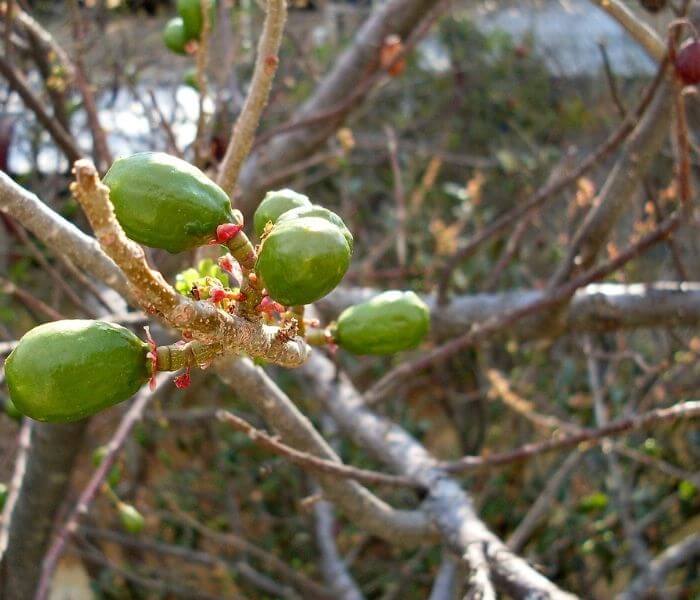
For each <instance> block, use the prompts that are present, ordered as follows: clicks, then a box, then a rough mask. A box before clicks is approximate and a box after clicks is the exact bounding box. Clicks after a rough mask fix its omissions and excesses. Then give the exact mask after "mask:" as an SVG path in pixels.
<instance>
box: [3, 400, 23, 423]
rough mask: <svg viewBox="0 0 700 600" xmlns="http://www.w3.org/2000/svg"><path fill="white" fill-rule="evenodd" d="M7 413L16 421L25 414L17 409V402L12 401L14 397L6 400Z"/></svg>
mask: <svg viewBox="0 0 700 600" xmlns="http://www.w3.org/2000/svg"><path fill="white" fill-rule="evenodd" d="M5 414H6V415H7V416H8V417H10V419H14V420H15V421H19V420H21V418H22V416H23V415H22V413H21V412H19V411H18V410H17V407H16V406H15V403H14V402H12V398H7V399H6V400H5Z"/></svg>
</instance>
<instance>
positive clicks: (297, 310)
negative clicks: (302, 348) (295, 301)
mask: <svg viewBox="0 0 700 600" xmlns="http://www.w3.org/2000/svg"><path fill="white" fill-rule="evenodd" d="M289 312H291V313H292V315H294V316H295V317H296V320H297V326H298V327H299V335H300V336H302V337H304V335H305V334H306V323H305V322H304V306H303V305H300V306H292V308H290V309H289Z"/></svg>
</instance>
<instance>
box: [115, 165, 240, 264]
mask: <svg viewBox="0 0 700 600" xmlns="http://www.w3.org/2000/svg"><path fill="white" fill-rule="evenodd" d="M104 183H105V185H107V187H109V190H110V199H111V200H112V204H113V205H114V212H115V214H116V215H117V219H118V220H119V223H120V224H121V226H122V227H123V228H124V232H125V233H126V235H128V236H129V237H130V238H131V239H132V240H134V241H136V242H139V243H140V244H144V245H146V246H151V247H152V248H163V249H164V250H167V251H168V252H172V253H177V252H182V251H183V250H189V249H191V248H196V247H198V246H202V245H204V244H207V243H208V242H210V241H211V240H213V239H214V238H215V236H216V228H217V226H219V225H222V224H223V223H237V224H241V223H242V222H243V218H242V216H241V214H240V212H239V211H233V210H232V209H231V202H230V201H229V198H228V196H227V195H226V192H224V190H222V189H221V188H220V187H219V186H218V185H216V184H215V183H214V182H213V181H212V180H211V179H209V178H208V177H207V176H206V175H205V174H204V173H202V172H201V171H200V170H199V169H198V168H197V167H193V166H192V165H191V164H189V163H187V162H185V161H184V160H180V159H179V158H176V157H174V156H169V155H168V154H164V153H162V152H140V153H138V154H132V155H131V156H128V157H126V158H120V159H119V160H117V161H115V162H114V164H113V165H112V167H111V168H110V170H109V171H108V172H107V175H105V178H104Z"/></svg>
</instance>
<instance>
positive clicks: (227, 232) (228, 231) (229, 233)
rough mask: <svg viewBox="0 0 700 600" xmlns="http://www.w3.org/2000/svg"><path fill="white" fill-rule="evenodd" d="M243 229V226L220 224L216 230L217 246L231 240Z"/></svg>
mask: <svg viewBox="0 0 700 600" xmlns="http://www.w3.org/2000/svg"><path fill="white" fill-rule="evenodd" d="M241 229H243V225H236V224H235V223H222V224H221V225H219V226H218V227H217V228H216V241H217V242H219V244H225V243H226V242H228V241H229V240H230V239H231V238H233V237H235V236H236V235H238V232H239V231H240V230H241Z"/></svg>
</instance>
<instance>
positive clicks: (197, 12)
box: [177, 0, 216, 40]
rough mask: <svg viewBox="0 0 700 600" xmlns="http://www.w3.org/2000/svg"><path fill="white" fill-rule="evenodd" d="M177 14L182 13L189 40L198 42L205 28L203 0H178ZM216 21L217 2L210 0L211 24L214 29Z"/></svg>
mask: <svg viewBox="0 0 700 600" xmlns="http://www.w3.org/2000/svg"><path fill="white" fill-rule="evenodd" d="M177 12H178V13H180V16H181V17H182V20H183V22H184V25H185V34H186V36H187V39H188V40H198V39H199V36H200V35H201V34H202V27H203V26H204V19H203V18H202V3H201V0H177ZM215 19H216V0H209V22H210V23H211V27H212V29H213V28H214V20H215Z"/></svg>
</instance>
